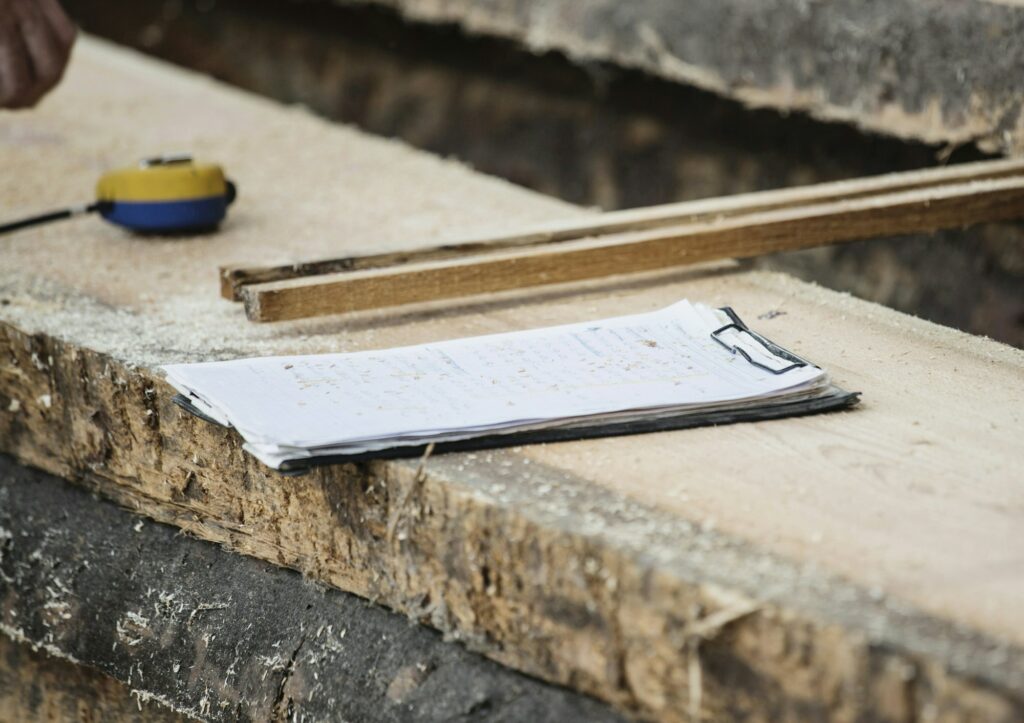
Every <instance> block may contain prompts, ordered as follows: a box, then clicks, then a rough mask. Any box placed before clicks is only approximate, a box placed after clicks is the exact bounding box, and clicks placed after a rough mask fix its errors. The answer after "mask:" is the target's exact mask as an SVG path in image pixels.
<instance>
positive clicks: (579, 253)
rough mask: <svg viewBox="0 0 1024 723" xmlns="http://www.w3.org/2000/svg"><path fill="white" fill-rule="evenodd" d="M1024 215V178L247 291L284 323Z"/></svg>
mask: <svg viewBox="0 0 1024 723" xmlns="http://www.w3.org/2000/svg"><path fill="white" fill-rule="evenodd" d="M1021 216H1024V178H1010V179H1003V180H995V181H975V182H971V183H966V184H957V185H953V186H943V187H940V188H928V189H925V190H915V191H907V192H903V193H899V194H889V195H886V196H871V197H867V198H860V199H854V200H845V201H839V202H835V203H826V204H819V205H815V206H806V207H800V208H796V209H782V210H776V211H769V212H765V213H759V214H750V215H746V216H742V217H738V218H733V219H726V220H721V221H714V222H709V223H707V222H706V223H701V224H688V225H684V226H675V227H671V228H667V229H656V230H648V231H642V232H633V233H630V234H620V235H616V236H606V237H603V238H597V239H587V240H582V241H572V242H566V243H564V244H561V245H559V246H555V247H543V248H533V249H523V250H518V251H507V252H503V253H499V254H491V255H484V256H478V257H470V258H460V259H457V260H453V261H437V262H427V263H420V264H415V265H410V266H406V267H403V268H399V269H387V268H385V269H370V270H365V271H354V272H348V273H337V274H328V275H323V276H314V277H309V278H301V279H291V280H286V281H275V282H270V283H266V284H256V285H252V286H247V287H244V288H243V290H242V296H243V301H244V302H245V310H246V315H247V316H248V317H249V319H251V320H253V321H280V320H286V319H299V318H305V317H312V316H321V315H325V314H335V313H343V312H350V311H358V310H364V309H372V308H379V307H387V306H396V305H401V304H409V303H415V302H423V301H434V300H438V299H450V298H457V297H464V296H472V295H476V294H483V293H488V292H495V291H505V290H509V289H517V288H523V287H530V286H540V285H546V284H556V283H563V282H571V281H580V280H583V279H593V278H599V277H603V276H611V275H616V274H622V273H629V272H641V271H651V270H656V269H661V268H666V267H671V266H678V265H683V264H692V263H697V262H703V261H711V260H714V259H724V258H743V257H750V256H759V255H761V254H767V253H774V252H778V251H790V250H795V249H802V248H809V247H812V246H819V245H823V244H832V243H840V242H846V241H854V240H858V239H865V238H872V237H875V236H897V235H903V234H909V233H920V232H928V231H935V230H938V229H942V228H952V227H961V226H968V225H971V224H974V223H980V222H983V221H997V220H1005V219H1010V218H1018V217H1021Z"/></svg>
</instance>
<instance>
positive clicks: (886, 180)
mask: <svg viewBox="0 0 1024 723" xmlns="http://www.w3.org/2000/svg"><path fill="white" fill-rule="evenodd" d="M1020 174H1024V159H1008V160H998V161H981V162H978V163H964V164H960V165H956V166H948V167H944V168H929V169H925V170H920V171H907V172H904V173H891V174H887V175H884V176H872V177H869V178H858V179H852V180H846V181H835V182H832V183H820V184H816V185H812V186H801V187H797V188H786V189H780V190H774V191H760V192H757V193H746V194H738V195H735V196H723V197H720V198H710V199H701V200H697V201H687V202H683V203H670V204H665V205H662V206H652V207H649V208H639V209H629V210H624V211H612V212H609V213H604V214H600V215H597V216H593V217H591V218H583V219H579V218H576V219H565V220H559V221H555V222H550V223H546V224H541V225H538V226H534V227H531V228H529V229H526V230H520V231H517V232H514V233H498V234H494V235H491V236H485V237H481V238H476V239H472V240H467V241H456V242H453V243H449V244H444V245H440V246H434V247H429V248H422V249H411V250H403V251H395V252H387V253H381V254H370V255H365V256H347V257H341V258H334V259H320V260H314V261H304V262H298V263H294V264H284V265H280V266H243V265H229V266H223V267H221V270H220V272H221V276H220V278H221V295H222V296H223V297H224V298H227V299H234V300H240V299H241V296H240V294H239V289H240V288H241V287H242V286H244V285H247V284H257V283H267V282H270V281H282V280H285V279H294V278H299V277H303V276H314V275H319V274H331V273H338V272H342V271H357V270H362V269H375V268H385V267H388V266H398V265H402V264H408V263H419V262H424V261H437V260H442V259H450V258H456V257H458V256H464V255H466V254H473V253H485V252H491V251H502V250H506V249H510V248H520V247H524V246H536V245H540V244H546V243H556V242H562V241H568V240H575V239H580V238H586V237H596V236H602V235H607V234H613V233H623V232H627V231H638V230H643V229H650V228H658V227H664V226H675V225H679V224H683V223H697V222H701V221H709V220H712V219H715V218H732V217H736V216H739V215H744V214H750V213H762V212H765V211H771V210H777V209H782V208H792V207H795V206H799V205H806V204H818V203H826V202H831V201H839V200H843V199H854V198H862V197H865V196H871V195H879V194H885V193H895V192H901V191H910V190H914V189H918V188H926V187H932V186H942V185H952V184H955V183H964V182H968V181H976V180H990V179H997V178H1005V177H1007V176H1014V175H1020Z"/></svg>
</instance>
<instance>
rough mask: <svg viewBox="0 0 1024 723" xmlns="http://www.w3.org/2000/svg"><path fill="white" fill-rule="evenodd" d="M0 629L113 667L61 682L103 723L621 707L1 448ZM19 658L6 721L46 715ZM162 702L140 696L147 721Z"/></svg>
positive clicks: (601, 713)
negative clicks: (165, 710)
mask: <svg viewBox="0 0 1024 723" xmlns="http://www.w3.org/2000/svg"><path fill="white" fill-rule="evenodd" d="M0 632H3V633H6V634H7V635H8V636H10V638H11V639H12V641H13V640H17V641H23V642H24V643H27V645H33V646H37V647H39V648H42V649H44V650H45V651H48V652H49V653H50V654H51V655H53V656H56V657H58V658H59V660H58V661H56V662H57V663H60V664H61V665H63V666H64V667H65V668H68V669H70V670H81V671H82V672H78V673H74V674H72V675H71V676H70V678H71V680H77V679H82V680H85V681H87V682H88V681H90V680H93V679H97V680H98V675H99V674H98V673H95V672H93V671H92V670H91V669H97V670H99V671H102V672H103V673H106V674H108V675H109V676H111V677H110V678H108V679H107V681H108V682H106V683H104V684H103V685H102V686H100V687H99V688H98V690H97V692H98V693H100V694H101V695H99V696H93V697H94V698H96V700H95V701H94V702H89V701H88V697H89V696H87V695H85V694H84V693H81V692H78V693H76V690H77V689H78V688H80V687H82V686H76V685H69V686H66V687H65V689H64V690H62V691H61V690H58V691H56V694H57V697H58V701H59V702H61V703H73V702H74V701H75V698H76V697H78V698H80V699H85V700H86V703H87V705H96V704H117V705H120V706H121V707H122V708H123V709H124V710H122V711H110V712H108V713H107V714H105V715H103V716H101V717H99V718H98V719H103V720H111V719H114V718H115V717H116V719H118V720H122V719H125V718H126V716H125V715H124V712H125V710H126V711H127V712H128V713H134V712H136V711H134V710H132V709H135V708H136V701H138V702H139V703H140V704H141V703H143V702H146V703H151V704H152V703H155V704H158V705H169V706H170V707H171V708H173V709H175V710H177V711H178V712H179V713H181V714H183V715H188V716H190V717H196V718H202V719H206V720H289V721H293V720H338V719H341V720H352V721H366V722H367V723H373V722H375V721H381V722H384V721H389V722H390V721H402V720H417V721H450V720H457V719H460V718H462V717H465V718H471V719H472V720H475V721H496V720H509V721H512V720H519V721H526V720H529V721H551V722H552V723H555V722H557V721H565V720H586V721H595V723H597V722H599V721H600V722H604V721H607V722H609V723H610V722H611V721H617V720H621V718H620V717H619V716H618V715H617V714H615V713H614V712H612V711H611V710H610V709H609V708H607V707H606V706H604V705H602V704H600V703H598V702H597V701H594V700H592V699H589V698H586V697H584V696H582V695H580V694H578V693H574V692H571V691H568V690H566V689H564V688H556V687H554V686H550V685H547V684H545V683H542V682H540V681H537V680H534V679H532V678H527V677H526V676H524V675H521V674H519V673H516V672H514V671H511V670H509V669H508V668H505V667H503V666H501V665H498V664H497V663H494V662H492V661H490V660H487V659H486V658H483V657H481V656H479V655H477V654H474V653H471V652H469V651H467V650H465V649H464V648H463V647H462V646H460V645H456V644H454V643H448V642H444V641H443V640H442V639H441V636H440V635H438V634H437V633H435V632H434V631H432V630H429V629H428V628H425V627H422V626H419V625H413V624H410V622H409V620H408V619H406V618H405V617H403V616H400V615H397V614H395V613H392V612H389V611H386V610H385V609H383V608H381V607H379V606H375V605H370V604H368V603H367V602H366V601H364V600H361V599H359V598H357V597H355V596H353V595H349V594H346V593H343V592H339V591H337V590H331V589H327V588H324V587H323V586H318V585H313V584H303V582H302V581H301V579H300V578H299V577H298V575H296V573H294V572H292V571H291V570H284V569H281V568H279V567H276V566H274V565H271V564H269V563H266V562H262V561H259V560H253V559H251V558H248V557H242V556H240V555H235V554H233V553H231V552H228V551H226V550H224V549H221V548H219V547H217V546H215V545H211V544H209V543H206V542H202V541H200V540H194V539H190V538H188V537H184V536H182V535H179V534H178V531H177V530H176V529H175V528H172V527H168V526H165V525H159V524H149V523H146V524H143V523H142V522H141V521H140V519H139V518H138V517H136V516H135V515H132V514H130V513H128V512H126V511H124V510H121V509H119V508H117V507H115V506H114V505H112V504H110V503H108V502H104V501H101V500H97V499H95V498H92V497H91V496H90V495H89V494H88V492H86V491H85V490H82V489H78V488H75V487H72V486H70V485H68V484H67V483H66V482H65V481H63V480H60V479H57V478H55V477H51V476H49V475H47V474H45V473H42V472H39V471H38V470H32V469H29V468H27V467H22V466H20V465H18V464H16V463H15V462H13V461H11V459H10V458H7V457H0ZM3 641H4V636H2V635H0V656H2V655H3V650H4V645H3ZM7 645H8V646H12V645H13V643H7ZM27 645H19V646H17V648H18V649H14V648H13V647H9V648H8V650H9V651H10V655H14V656H18V657H21V658H26V661H27V662H31V661H29V660H28V659H27V656H29V655H30V652H29V651H28V649H27ZM55 664H56V663H55ZM19 667H20V666H19V665H18V664H17V662H8V664H7V666H6V668H7V669H8V671H7V672H5V671H4V670H3V668H4V665H3V660H2V659H0V720H15V719H18V720H26V719H37V718H38V719H42V718H43V717H44V716H43V715H42V714H43V713H45V711H46V710H48V707H47V706H44V705H43V704H42V703H43V698H44V695H43V693H40V692H38V691H37V692H36V693H35V694H33V693H32V691H31V690H30V688H31V686H32V685H34V684H36V683H33V682H32V681H31V680H26V678H25V675H24V674H22V675H21V676H20V677H14V674H13V673H12V672H10V671H12V670H16V669H18V668H19ZM35 677H36V676H34V675H33V676H32V678H35ZM116 681H119V682H120V684H118V683H117V682H116ZM43 682H44V683H45V682H46V681H45V680H44V681H43ZM47 687H48V688H59V687H60V686H49V685H48V686H47ZM46 697H49V695H47V696H46ZM19 698H20V699H21V700H22V701H23V702H22V703H21V707H22V708H23V709H24V715H19V716H17V718H14V717H7V718H4V715H3V711H4V705H5V703H4V701H8V702H9V703H11V704H13V703H14V702H15V701H17V700H18V699H19ZM33 701H35V704H34V705H33ZM124 701H127V702H129V703H130V706H131V708H130V709H127V708H126V707H125V706H124V705H123V702H124ZM50 707H52V706H50ZM139 708H140V709H141V705H140V706H139ZM115 712H116V713H117V714H116V716H115ZM159 712H161V711H159V710H156V711H153V710H152V706H151V705H147V716H148V717H150V719H152V717H154V716H155V715H156V714H157V713H159ZM78 717H79V716H75V715H66V716H64V718H65V719H69V720H70V719H75V718H78ZM140 717H141V714H140ZM166 717H170V716H166Z"/></svg>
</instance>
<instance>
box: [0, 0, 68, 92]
mask: <svg viewBox="0 0 1024 723" xmlns="http://www.w3.org/2000/svg"><path fill="white" fill-rule="evenodd" d="M74 42H75V26H74V25H73V24H72V22H71V20H70V19H68V16H67V15H65V14H64V10H63V9H62V8H61V6H60V5H59V4H58V2H57V0H0V108H30V107H32V106H33V105H35V104H36V103H37V102H38V101H39V99H40V98H42V97H43V96H44V95H45V94H46V93H47V91H49V90H50V89H51V88H52V87H53V86H55V85H57V82H58V81H59V80H60V78H61V76H62V75H63V74H64V66H65V65H67V62H68V57H69V56H70V55H71V46H72V45H73V44H74Z"/></svg>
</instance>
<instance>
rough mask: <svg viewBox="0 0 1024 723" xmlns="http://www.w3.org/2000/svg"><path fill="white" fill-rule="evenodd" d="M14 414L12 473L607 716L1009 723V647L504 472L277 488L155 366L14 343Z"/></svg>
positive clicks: (1021, 667) (10, 378)
mask: <svg viewBox="0 0 1024 723" xmlns="http://www.w3.org/2000/svg"><path fill="white" fill-rule="evenodd" d="M12 399H38V400H42V401H41V403H40V404H34V405H31V406H26V407H24V408H22V409H21V411H20V412H19V413H17V414H8V415H5V416H4V417H3V418H2V419H3V420H4V421H3V424H4V426H3V427H2V428H0V446H2V447H3V449H4V451H7V452H9V453H12V454H14V455H16V457H18V458H19V459H20V460H22V461H24V462H27V463H29V464H32V465H34V466H37V467H40V468H43V469H46V470H48V471H50V472H53V473H56V474H58V475H60V476H62V477H65V478H67V479H71V480H74V481H77V482H78V483H79V484H83V485H86V486H88V487H89V488H91V489H94V490H96V491H97V492H99V493H100V494H102V495H104V496H106V497H108V498H110V499H113V500H115V501H116V502H118V503H120V504H122V505H124V506H126V507H129V508H133V509H136V510H137V511H139V512H140V513H142V514H145V515H147V516H149V517H152V518H153V519H156V520H158V521H161V522H166V523H169V524H173V525H176V526H178V527H181V528H182V529H184V530H186V531H188V532H190V533H192V534H194V535H196V536H198V537H201V538H204V539H207V540H211V541H214V542H219V543H222V544H224V545H226V546H228V547H229V548H230V549H232V550H235V551H238V552H242V553H245V554H248V555H252V556H255V557H258V558H262V559H264V560H268V561H270V562H273V563H275V564H278V565H282V566H286V567H291V568H295V569H297V570H300V571H301V572H303V573H304V574H305V575H307V576H308V577H310V578H312V579H315V580H318V581H323V582H326V583H329V584H331V585H333V586H336V587H339V588H341V589H343V590H347V591H350V592H353V593H356V594H358V595H360V596H363V597H366V598H369V599H371V600H373V601H376V602H380V603H382V604H385V605H386V606H388V607H390V608H392V609H395V610H398V611H402V612H405V613H406V614H408V615H409V616H410V617H411V618H414V619H416V620H419V621H422V622H424V623H429V624H430V625H432V626H434V627H435V628H437V629H439V630H441V631H443V632H444V633H446V634H447V635H449V636H450V637H453V638H457V639H459V640H462V641H464V642H465V643H466V644H467V645H468V646H469V647H471V648H473V649H476V650H479V651H482V652H484V653H485V654H487V655H488V656H490V657H492V658H493V659H495V660H497V661H499V662H502V663H505V664H508V665H510V666H512V667H515V668H517V669H520V670H522V671H525V672H528V673H531V674H534V675H536V676H539V677H541V678H544V679H547V680H549V681H552V682H556V683H560V684H564V685H567V686H569V687H572V688H574V689H576V690H579V691H582V692H585V693H590V694H593V695H596V696H599V697H601V698H604V699H606V700H608V701H609V702H611V703H613V704H614V705H615V706H617V707H619V708H620V709H622V710H625V711H630V712H635V713H639V714H641V715H644V716H652V717H653V716H657V717H659V718H661V719H663V720H684V719H686V718H687V717H688V715H689V714H688V711H689V710H690V708H691V707H693V706H696V705H698V704H699V705H701V707H702V709H703V712H704V714H705V715H708V716H711V717H713V718H715V719H729V718H735V717H742V716H752V717H755V718H758V719H772V720H785V719H790V720H796V719H800V720H806V719H808V718H824V717H828V716H835V717H837V718H839V719H844V720H851V719H854V718H857V717H866V718H879V719H885V720H895V721H912V720H921V719H930V717H931V716H932V715H939V716H940V717H941V716H946V717H947V719H949V720H959V719H967V718H969V717H971V716H976V717H977V718H978V719H984V720H1007V721H1009V720H1015V719H1019V718H1020V717H1021V716H1022V715H1024V692H1022V691H1024V650H1021V649H1019V648H1018V647H1014V646H1010V645H1007V644H1006V643H1005V642H999V641H995V640H992V639H990V638H988V637H986V636H983V635H980V634H977V633H975V632H972V631H969V630H964V629H959V628H956V627H954V626H952V625H950V624H949V623H947V622H944V621H941V620H938V619H935V618H931V617H928V616H925V615H922V614H920V613H919V612H916V611H914V610H911V609H907V608H905V607H902V606H900V605H898V604H896V603H894V602H891V601H887V600H885V599H883V598H882V596H881V595H877V594H872V591H868V590H864V589H862V588H860V587H857V586H854V585H852V584H850V583H848V582H846V581H844V580H840V579H837V578H835V577H832V576H829V575H826V574H824V573H823V572H821V571H819V570H816V569H813V568H809V567H806V566H797V565H794V564H793V563H792V562H789V561H787V560H784V559H780V558H777V557H774V556H770V555H767V554H763V553H761V552H759V551H758V550H756V549H753V548H752V547H751V546H749V545H746V544H744V543H740V542H737V541H735V540H733V539H730V538H728V537H726V536H724V535H722V534H720V533H717V532H714V531H709V530H705V529H701V528H698V527H695V526H692V525H690V524H689V523H687V522H685V521H683V520H680V519H678V518H676V517H673V516H670V515H666V514H665V513H664V512H661V511H659V510H656V509H652V508H647V507H644V506H641V505H639V504H635V503H632V502H629V501H626V500H624V499H622V498H620V497H618V496H616V495H613V494H612V493H609V492H607V491H605V490H601V489H598V488H595V487H594V486H593V485H590V484H588V483H586V481H584V480H581V479H578V478H575V477H572V476H570V475H566V474H563V473H561V472H556V471H554V470H552V469H548V468H545V467H544V466H543V465H539V464H530V463H529V461H528V460H523V459H521V458H517V457H516V456H515V455H514V454H510V453H497V452H496V453H493V454H482V455H453V456H447V457H437V458H434V459H430V460H426V461H425V462H423V463H422V464H419V463H417V462H390V463H368V464H360V465H345V466H336V467H329V468H323V469H319V470H316V471H315V472H313V473H311V474H309V475H307V476H305V477H299V478H286V477H282V476H280V475H278V474H276V473H273V472H272V471H270V470H268V469H266V468H265V467H263V466H261V465H260V464H259V463H258V462H255V461H254V460H252V459H251V458H250V457H249V456H248V455H246V454H244V453H243V452H242V449H241V447H240V444H239V443H238V439H237V437H236V436H235V435H234V434H233V433H232V432H231V431H229V430H224V429H221V428H218V427H215V426H213V425H209V424H206V423H204V422H202V421H200V420H197V419H195V418H193V417H191V416H189V415H187V413H185V412H183V411H181V410H179V409H178V408H177V407H176V406H174V405H173V404H172V403H171V402H170V399H171V390H170V389H169V387H167V385H166V384H165V383H164V382H162V381H161V380H159V379H157V378H155V376H154V374H153V373H152V372H151V371H149V370H146V369H142V368H128V367H126V366H125V365H124V364H122V363H119V362H118V361H116V360H114V359H112V358H110V357H108V356H105V355H103V354H100V353H97V352H94V351H90V350H87V349H82V348H76V347H75V346H72V345H70V344H68V343H65V342H62V341H60V340H57V339H54V338H52V337H49V336H46V335H41V334H40V335H30V334H26V333H23V332H21V331H19V330H18V329H17V328H14V327H12V326H11V325H9V324H8V325H4V326H2V327H0V405H3V406H4V407H6V408H10V403H11V400H12ZM524 479H527V480H529V481H530V484H529V485H518V484H517V482H518V481H521V480H524ZM506 482H507V484H506ZM525 490H530V491H531V493H530V494H526V492H525ZM538 491H540V494H538ZM665 539H671V540H674V541H678V545H677V546H676V547H674V548H673V549H671V550H669V549H666V546H665V545H663V544H659V541H662V540H665Z"/></svg>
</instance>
